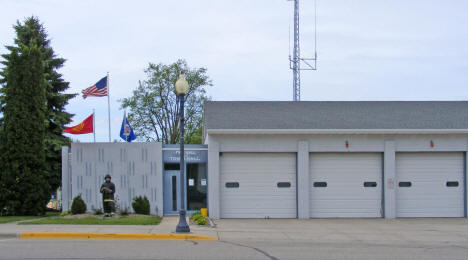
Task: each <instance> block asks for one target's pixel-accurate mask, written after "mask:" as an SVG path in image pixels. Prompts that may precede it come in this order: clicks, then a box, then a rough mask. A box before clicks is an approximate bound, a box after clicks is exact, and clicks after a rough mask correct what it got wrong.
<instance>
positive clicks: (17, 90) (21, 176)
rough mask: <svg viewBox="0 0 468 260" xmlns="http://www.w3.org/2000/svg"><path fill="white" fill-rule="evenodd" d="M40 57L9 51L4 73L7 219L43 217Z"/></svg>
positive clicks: (2, 180)
mask: <svg viewBox="0 0 468 260" xmlns="http://www.w3.org/2000/svg"><path fill="white" fill-rule="evenodd" d="M42 55H43V51H42V50H41V48H40V47H38V46H37V45H35V44H29V45H22V44H19V46H18V47H17V48H13V49H11V53H10V54H9V55H8V66H7V67H6V68H5V69H4V73H5V75H6V84H5V85H4V86H3V89H2V90H3V102H4V104H3V107H2V109H3V117H4V118H3V119H4V121H3V128H4V131H3V136H2V138H1V139H2V143H1V153H0V156H1V157H0V158H1V160H0V161H1V167H2V169H1V170H2V171H1V173H0V196H1V197H0V209H1V210H2V211H3V212H2V214H7V215H38V214H42V213H44V211H45V205H46V203H47V201H48V199H49V191H50V186H49V184H48V183H47V180H46V178H45V176H46V175H45V171H46V166H45V150H44V139H45V138H44V137H45V130H46V124H45V121H46V116H45V115H46V91H45V84H46V81H45V77H44V69H45V68H44V67H45V66H44V65H45V62H44V61H43V57H42Z"/></svg>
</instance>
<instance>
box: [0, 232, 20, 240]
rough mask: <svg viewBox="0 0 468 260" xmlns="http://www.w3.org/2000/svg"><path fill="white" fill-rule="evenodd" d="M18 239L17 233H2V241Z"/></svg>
mask: <svg viewBox="0 0 468 260" xmlns="http://www.w3.org/2000/svg"><path fill="white" fill-rule="evenodd" d="M17 237H18V234H16V233H2V234H0V239H3V238H17Z"/></svg>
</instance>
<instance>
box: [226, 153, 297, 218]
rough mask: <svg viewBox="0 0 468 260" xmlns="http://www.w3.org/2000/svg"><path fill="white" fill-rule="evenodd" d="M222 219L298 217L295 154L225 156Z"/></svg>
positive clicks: (240, 154)
mask: <svg viewBox="0 0 468 260" xmlns="http://www.w3.org/2000/svg"><path fill="white" fill-rule="evenodd" d="M220 168H221V171H220V185H221V187H220V194H221V201H220V204H221V218H296V216H297V213H296V154H294V153H223V154H222V155H221V156H220Z"/></svg>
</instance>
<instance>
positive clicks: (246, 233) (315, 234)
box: [215, 218, 468, 248]
mask: <svg viewBox="0 0 468 260" xmlns="http://www.w3.org/2000/svg"><path fill="white" fill-rule="evenodd" d="M215 223H216V224H217V228H216V229H215V230H216V231H217V234H218V237H219V239H220V240H221V241H244V242H245V241H252V242H253V241H257V242H258V241H285V240H288V241H292V242H294V241H296V242H301V241H303V242H305V241H307V242H308V243H314V244H328V243H335V244H336V243H344V244H353V243H355V244H368V245H399V246H407V245H412V246H415V245H437V246H440V245H449V244H450V245H452V246H453V245H455V246H461V247H464V248H468V246H467V245H468V219H464V218H453V219H449V218H418V219H414V218H413V219H307V220H299V219H266V220H265V219H245V220H231V219H222V220H217V221H215Z"/></svg>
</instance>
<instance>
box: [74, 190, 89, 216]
mask: <svg viewBox="0 0 468 260" xmlns="http://www.w3.org/2000/svg"><path fill="white" fill-rule="evenodd" d="M71 212H72V214H73V215H76V214H83V213H85V212H86V203H85V202H84V201H83V199H82V198H81V194H79V195H78V196H76V197H75V198H74V199H73V202H72V206H71Z"/></svg>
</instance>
